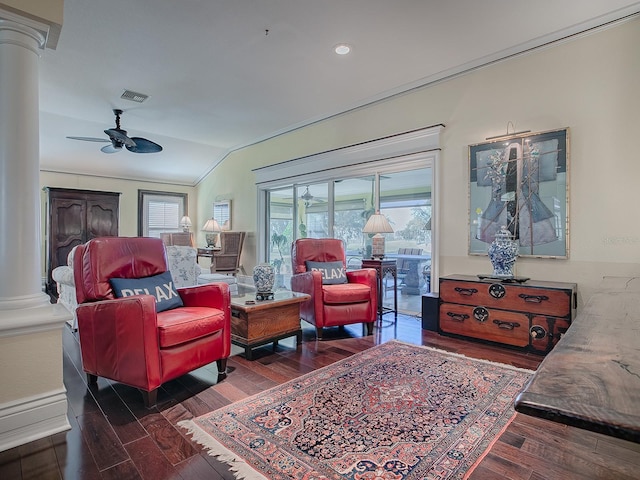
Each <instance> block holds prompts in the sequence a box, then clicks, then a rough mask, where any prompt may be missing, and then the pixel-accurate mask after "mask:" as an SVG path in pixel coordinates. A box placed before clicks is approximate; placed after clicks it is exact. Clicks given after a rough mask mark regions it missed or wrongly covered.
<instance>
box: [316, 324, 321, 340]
mask: <svg viewBox="0 0 640 480" xmlns="http://www.w3.org/2000/svg"><path fill="white" fill-rule="evenodd" d="M316 336H317V337H318V340H322V327H316Z"/></svg>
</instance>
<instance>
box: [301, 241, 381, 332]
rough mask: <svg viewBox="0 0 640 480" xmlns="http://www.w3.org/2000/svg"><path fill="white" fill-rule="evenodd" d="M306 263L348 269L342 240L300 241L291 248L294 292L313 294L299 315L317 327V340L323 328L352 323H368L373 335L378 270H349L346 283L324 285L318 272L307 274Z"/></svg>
mask: <svg viewBox="0 0 640 480" xmlns="http://www.w3.org/2000/svg"><path fill="white" fill-rule="evenodd" d="M307 261H313V262H336V261H340V262H342V265H343V266H346V256H345V251H344V245H343V243H342V240H340V239H337V238H301V239H298V240H296V241H295V242H294V243H293V244H292V246H291V263H292V267H293V275H292V277H291V289H292V290H293V291H294V292H303V293H307V294H309V295H311V299H309V300H308V301H306V302H304V303H302V304H301V305H300V316H301V317H302V319H303V320H305V321H307V322H309V323H311V324H313V325H315V327H316V331H317V335H318V338H322V329H323V328H324V327H334V326H342V325H349V324H353V323H364V324H366V326H367V335H371V333H373V324H374V322H375V321H376V314H377V298H378V296H377V295H378V293H377V288H378V287H377V282H376V272H375V270H373V269H370V268H369V269H367V268H365V269H360V270H353V271H347V272H346V276H347V283H341V284H336V285H323V283H322V274H321V273H320V272H319V271H307V264H306V262H307Z"/></svg>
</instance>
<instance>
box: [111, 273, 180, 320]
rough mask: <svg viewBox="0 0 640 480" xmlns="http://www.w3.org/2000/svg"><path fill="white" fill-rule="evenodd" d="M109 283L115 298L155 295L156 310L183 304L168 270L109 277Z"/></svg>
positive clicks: (162, 310)
mask: <svg viewBox="0 0 640 480" xmlns="http://www.w3.org/2000/svg"><path fill="white" fill-rule="evenodd" d="M109 283H110V284H111V288H113V293H114V295H115V296H116V297H117V298H122V297H130V296H132V295H145V294H146V295H151V296H153V297H155V299H156V312H164V311H165V310H169V309H172V308H177V307H182V305H183V303H182V299H181V298H180V295H178V292H177V291H176V288H175V286H174V285H173V278H171V272H170V271H166V272H164V273H161V274H159V275H153V276H150V277H143V278H110V279H109Z"/></svg>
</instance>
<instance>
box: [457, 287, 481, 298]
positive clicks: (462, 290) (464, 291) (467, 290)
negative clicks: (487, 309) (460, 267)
mask: <svg viewBox="0 0 640 480" xmlns="http://www.w3.org/2000/svg"><path fill="white" fill-rule="evenodd" d="M454 290H455V291H456V292H458V293H459V294H460V295H464V296H465V297H470V296H471V295H473V294H474V293H478V289H477V288H462V287H456V288H454Z"/></svg>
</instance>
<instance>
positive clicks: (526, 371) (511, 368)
mask: <svg viewBox="0 0 640 480" xmlns="http://www.w3.org/2000/svg"><path fill="white" fill-rule="evenodd" d="M393 342H395V343H401V344H403V345H410V346H412V347H420V348H424V349H425V350H432V351H434V352H438V353H444V354H446V355H451V356H453V357H459V358H464V359H467V360H473V361H475V362H481V363H486V364H487V365H496V366H498V367H504V368H507V369H510V370H515V371H516V372H522V373H530V374H533V373H535V371H534V370H529V369H527V368H521V367H515V366H513V365H509V364H508V363H500V362H492V361H491V360H485V359H483V358H475V357H467V356H466V355H464V354H462V353H456V352H450V351H448V350H443V349H441V348H436V347H429V346H427V345H417V344H415V343H409V342H405V341H402V340H397V339H394V340H389V341H388V342H387V343H393Z"/></svg>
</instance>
